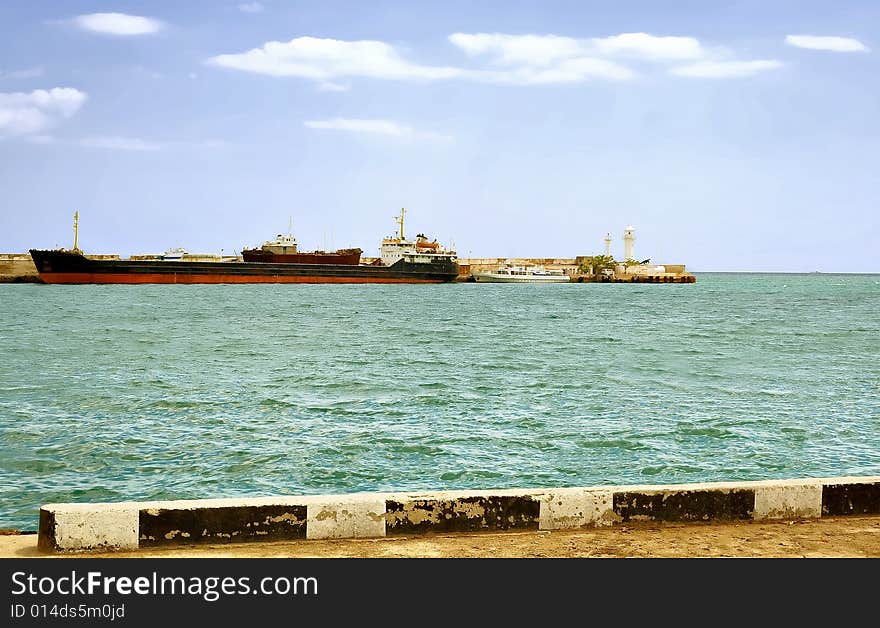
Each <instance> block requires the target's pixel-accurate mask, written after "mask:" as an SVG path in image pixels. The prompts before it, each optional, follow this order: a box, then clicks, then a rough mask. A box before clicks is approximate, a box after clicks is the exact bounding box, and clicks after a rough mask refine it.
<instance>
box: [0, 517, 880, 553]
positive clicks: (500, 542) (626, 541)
mask: <svg viewBox="0 0 880 628" xmlns="http://www.w3.org/2000/svg"><path fill="white" fill-rule="evenodd" d="M36 543H37V537H36V535H22V536H0V557H2V558H11V557H39V556H43V554H40V553H39V552H37V548H36ZM88 556H102V557H144V558H146V557H193V558H197V557H205V558H207V557H210V558H221V557H241V558H257V557H259V558H275V557H279V558H280V557H297V558H304V557H318V558H343V557H346V558H348V557H351V558H401V557H405V558H417V557H425V558H440V557H449V558H453V557H460V558H487V557H492V558H501V557H513V558H517V557H522V558H532V557H546V558H570V557H577V558H582V557H584V558H586V557H608V558H616V557H720V556H739V557H805V558H811V557H850V556H851V557H880V517H877V516H874V517H838V518H827V519H811V520H805V521H793V522H778V523H755V522H735V523H711V524H637V525H626V526H616V527H613V528H598V529H595V528H591V529H584V530H566V531H554V532H537V531H536V532H505V533H482V534H456V535H435V536H418V537H390V538H382V539H344V540H328V541H291V542H281V543H258V544H240V545H223V544H211V545H203V546H189V547H181V548H174V549H150V550H139V551H136V552H115V553H105V554H88Z"/></svg>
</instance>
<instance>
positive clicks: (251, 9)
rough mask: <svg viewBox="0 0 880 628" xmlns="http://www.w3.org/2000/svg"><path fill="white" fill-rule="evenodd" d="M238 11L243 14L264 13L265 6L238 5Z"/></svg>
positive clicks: (247, 3) (250, 3)
mask: <svg viewBox="0 0 880 628" xmlns="http://www.w3.org/2000/svg"><path fill="white" fill-rule="evenodd" d="M238 10H239V11H241V12H242V13H262V12H263V5H262V4H260V3H259V2H244V3H242V4H240V5H238Z"/></svg>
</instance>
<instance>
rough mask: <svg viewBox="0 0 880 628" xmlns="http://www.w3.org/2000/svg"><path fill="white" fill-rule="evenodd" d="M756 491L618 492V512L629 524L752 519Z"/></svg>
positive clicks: (616, 506)
mask: <svg viewBox="0 0 880 628" xmlns="http://www.w3.org/2000/svg"><path fill="white" fill-rule="evenodd" d="M754 509H755V491H754V490H752V489H726V488H723V489H710V488H707V489H704V490H686V491H681V490H660V491H650V490H648V491H626V492H620V493H618V492H615V493H614V512H615V514H617V515H618V516H619V517H620V520H621V521H623V522H627V521H709V520H713V519H715V520H725V519H727V520H730V519H750V518H751V517H752V513H753V512H754Z"/></svg>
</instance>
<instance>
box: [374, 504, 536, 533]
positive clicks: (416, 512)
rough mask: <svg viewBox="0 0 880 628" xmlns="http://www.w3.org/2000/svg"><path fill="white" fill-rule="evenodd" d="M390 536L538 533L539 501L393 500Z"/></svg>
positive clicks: (388, 523) (387, 507)
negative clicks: (490, 532)
mask: <svg viewBox="0 0 880 628" xmlns="http://www.w3.org/2000/svg"><path fill="white" fill-rule="evenodd" d="M385 511H386V524H385V525H386V527H385V529H386V533H387V534H389V535H390V534H414V533H416V534H417V533H420V532H476V531H481V530H537V529H538V516H539V512H540V503H539V501H538V500H537V499H536V498H535V497H532V496H530V495H495V496H480V495H474V496H472V495H462V496H460V497H456V498H452V499H431V498H428V499H409V500H398V499H390V500H388V501H387V502H386V503H385Z"/></svg>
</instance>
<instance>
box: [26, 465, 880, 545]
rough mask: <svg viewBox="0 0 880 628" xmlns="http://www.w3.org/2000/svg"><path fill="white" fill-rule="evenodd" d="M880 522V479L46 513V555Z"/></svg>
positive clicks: (224, 502) (51, 508)
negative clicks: (677, 526) (634, 528)
mask: <svg viewBox="0 0 880 628" xmlns="http://www.w3.org/2000/svg"><path fill="white" fill-rule="evenodd" d="M846 515H880V476H871V477H837V478H809V479H795V480H768V481H751V482H712V483H700V484H671V485H637V486H597V487H589V488H548V489H503V490H489V491H430V492H398V493H354V494H348V495H313V496H281V497H259V498H231V499H203V500H180V501H152V502H118V503H93V504H89V503H67V504H46V505H44V506H43V507H42V508H41V509H40V523H39V531H38V539H37V545H38V548H39V549H40V551H42V552H49V553H53V552H54V553H63V552H96V551H97V552H104V551H117V550H136V549H143V548H156V547H181V546H191V545H198V544H223V543H247V542H270V541H295V540H309V539H357V538H382V537H393V536H406V537H411V536H418V535H423V534H426V535H430V534H434V533H443V534H449V533H453V534H454V533H474V532H505V531H511V532H515V531H538V530H571V529H578V528H593V527H602V526H616V525H620V524H627V523H636V522H679V523H688V522H692V523H701V522H702V523H712V522H724V521H728V522H729V521H773V520H793V519H816V518H821V517H828V516H832V517H838V516H846Z"/></svg>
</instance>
